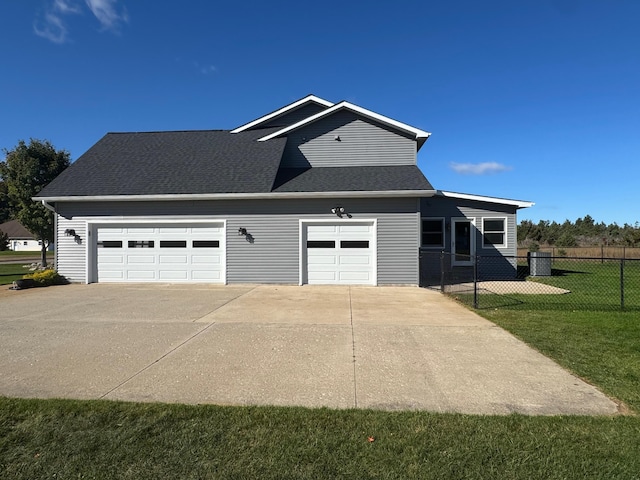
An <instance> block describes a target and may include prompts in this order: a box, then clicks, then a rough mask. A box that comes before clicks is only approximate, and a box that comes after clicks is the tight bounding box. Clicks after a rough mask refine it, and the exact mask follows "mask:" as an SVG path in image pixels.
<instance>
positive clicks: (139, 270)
mask: <svg viewBox="0 0 640 480" xmlns="http://www.w3.org/2000/svg"><path fill="white" fill-rule="evenodd" d="M96 229H97V231H96V240H97V242H98V244H97V246H98V248H97V258H96V266H97V270H96V271H97V280H98V281H99V282H127V281H130V282H154V281H166V282H207V283H223V282H224V279H225V275H224V255H225V253H224V234H225V232H224V226H223V224H222V223H220V224H218V223H215V224H210V225H199V224H198V225H195V224H192V225H189V224H186V225H167V224H159V225H133V224H129V225H106V226H97V227H96Z"/></svg>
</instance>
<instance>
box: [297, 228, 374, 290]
mask: <svg viewBox="0 0 640 480" xmlns="http://www.w3.org/2000/svg"><path fill="white" fill-rule="evenodd" d="M305 228H306V232H305V233H306V235H305V237H306V240H304V242H305V245H304V247H305V254H306V255H305V258H306V275H307V278H306V282H304V283H310V284H327V285H375V283H376V278H375V255H376V252H375V248H374V247H375V228H374V223H373V222H348V223H347V222H345V223H309V224H307V225H306V226H305Z"/></svg>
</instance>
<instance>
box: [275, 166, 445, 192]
mask: <svg viewBox="0 0 640 480" xmlns="http://www.w3.org/2000/svg"><path fill="white" fill-rule="evenodd" d="M432 189H433V187H432V186H431V184H430V183H429V181H428V180H427V179H426V178H425V176H424V175H423V174H422V172H421V171H420V169H419V168H418V167H417V166H415V165H403V166H375V167H374V166H367V167H314V168H306V169H300V168H283V169H281V170H280V172H278V176H277V178H276V181H275V183H274V188H273V191H274V192H342V191H385V190H432Z"/></svg>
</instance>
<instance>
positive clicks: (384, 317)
mask: <svg viewBox="0 0 640 480" xmlns="http://www.w3.org/2000/svg"><path fill="white" fill-rule="evenodd" d="M351 309H352V315H353V323H354V324H359V323H367V324H376V325H389V324H390V323H392V324H393V325H446V326H453V325H458V326H462V325H468V326H477V325H485V326H489V325H493V324H492V323H491V322H489V321H488V320H485V319H484V318H482V317H480V316H479V315H476V314H475V313H473V312H471V311H469V310H467V309H465V308H463V307H461V306H460V305H458V304H457V303H455V302H453V301H451V299H449V298H447V297H445V296H444V295H442V294H441V293H439V292H435V291H433V290H427V289H424V288H411V287H384V288H380V287H351Z"/></svg>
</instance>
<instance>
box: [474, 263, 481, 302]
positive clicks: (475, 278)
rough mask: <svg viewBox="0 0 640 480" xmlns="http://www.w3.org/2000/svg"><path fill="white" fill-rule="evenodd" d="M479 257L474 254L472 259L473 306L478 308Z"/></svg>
mask: <svg viewBox="0 0 640 480" xmlns="http://www.w3.org/2000/svg"><path fill="white" fill-rule="evenodd" d="M479 260H480V257H478V255H476V256H475V257H474V259H473V308H478V261H479Z"/></svg>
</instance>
